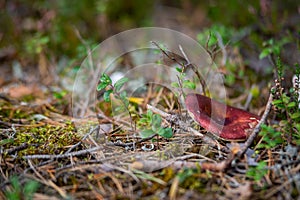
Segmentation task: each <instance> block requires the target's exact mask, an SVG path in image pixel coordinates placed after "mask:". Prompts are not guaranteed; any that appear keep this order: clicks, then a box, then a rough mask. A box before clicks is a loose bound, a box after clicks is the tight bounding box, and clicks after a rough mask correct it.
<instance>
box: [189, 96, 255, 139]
mask: <svg viewBox="0 0 300 200" xmlns="http://www.w3.org/2000/svg"><path fill="white" fill-rule="evenodd" d="M185 105H186V108H187V110H188V112H189V114H190V115H191V117H192V118H193V119H194V120H195V121H196V122H198V123H199V124H200V125H201V126H202V127H203V128H204V129H205V130H207V131H209V132H211V133H213V134H214V135H216V136H218V137H220V138H221V139H223V140H229V141H243V140H246V139H247V138H248V136H249V135H250V134H251V132H252V130H253V128H254V127H255V126H256V124H257V123H258V122H259V119H260V117H259V116H257V115H255V114H252V113H250V112H247V111H245V110H242V109H239V108H235V107H232V106H228V105H226V104H223V103H221V102H218V101H216V100H213V99H211V98H209V97H206V96H203V95H200V94H195V93H191V94H188V95H187V96H186V99H185Z"/></svg>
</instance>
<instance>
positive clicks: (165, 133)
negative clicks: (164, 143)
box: [157, 128, 173, 138]
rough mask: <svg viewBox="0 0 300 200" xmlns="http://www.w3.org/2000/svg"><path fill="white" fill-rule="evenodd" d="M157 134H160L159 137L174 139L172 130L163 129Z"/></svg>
mask: <svg viewBox="0 0 300 200" xmlns="http://www.w3.org/2000/svg"><path fill="white" fill-rule="evenodd" d="M157 133H158V135H160V136H162V137H164V138H171V137H173V131H172V129H171V128H161V129H159V131H158V132H157Z"/></svg>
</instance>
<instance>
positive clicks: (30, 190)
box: [5, 176, 39, 200]
mask: <svg viewBox="0 0 300 200" xmlns="http://www.w3.org/2000/svg"><path fill="white" fill-rule="evenodd" d="M10 181H11V185H12V188H11V190H10V191H6V192H5V197H6V198H7V199H8V200H21V199H25V200H29V199H33V195H34V193H35V192H36V191H37V189H38V188H39V183H38V182H36V181H33V180H29V181H27V182H26V183H25V185H24V186H22V185H21V183H20V181H19V179H18V178H17V177H16V176H13V177H12V178H11V180H10Z"/></svg>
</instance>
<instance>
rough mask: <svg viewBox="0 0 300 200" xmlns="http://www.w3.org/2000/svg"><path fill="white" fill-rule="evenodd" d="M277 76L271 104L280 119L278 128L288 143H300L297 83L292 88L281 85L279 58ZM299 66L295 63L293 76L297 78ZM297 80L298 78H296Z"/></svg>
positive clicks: (281, 69) (282, 69) (281, 76)
mask: <svg viewBox="0 0 300 200" xmlns="http://www.w3.org/2000/svg"><path fill="white" fill-rule="evenodd" d="M276 65H277V74H278V78H277V79H276V80H275V88H274V90H273V91H272V92H273V94H274V96H275V100H274V101H273V105H274V107H275V109H276V114H277V117H278V118H279V119H280V123H279V126H280V129H281V132H282V133H283V136H284V138H286V139H287V141H288V142H289V143H296V144H298V145H299V144H300V125H299V123H300V109H299V84H297V83H295V84H294V86H293V87H292V88H287V89H285V88H284V87H283V83H282V82H283V81H284V76H283V74H284V68H283V64H282V63H281V60H280V59H279V58H278V60H277V64H276ZM299 76H300V67H299V65H298V64H297V65H295V77H296V78H299ZM296 80H299V79H296Z"/></svg>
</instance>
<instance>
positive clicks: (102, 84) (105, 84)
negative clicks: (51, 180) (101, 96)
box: [97, 82, 108, 91]
mask: <svg viewBox="0 0 300 200" xmlns="http://www.w3.org/2000/svg"><path fill="white" fill-rule="evenodd" d="M107 86H108V84H107V83H106V82H101V83H99V85H98V86H97V91H100V90H103V89H104V88H106V87H107Z"/></svg>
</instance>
